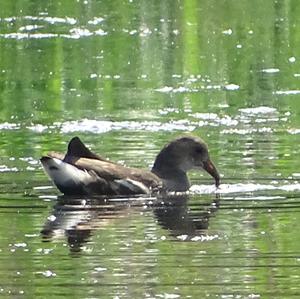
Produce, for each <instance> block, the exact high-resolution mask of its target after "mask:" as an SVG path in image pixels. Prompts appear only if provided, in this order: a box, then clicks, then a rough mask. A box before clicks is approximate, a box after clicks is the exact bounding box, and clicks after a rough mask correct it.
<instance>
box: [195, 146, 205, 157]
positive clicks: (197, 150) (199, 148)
mask: <svg viewBox="0 0 300 299" xmlns="http://www.w3.org/2000/svg"><path fill="white" fill-rule="evenodd" d="M195 152H196V154H198V155H202V154H203V149H202V148H201V147H197V148H196V149H195Z"/></svg>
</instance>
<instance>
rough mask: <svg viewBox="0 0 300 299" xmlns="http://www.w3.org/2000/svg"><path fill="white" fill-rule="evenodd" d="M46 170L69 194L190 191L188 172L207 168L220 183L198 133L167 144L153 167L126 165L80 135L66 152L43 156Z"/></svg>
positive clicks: (59, 186) (42, 160) (42, 159)
mask: <svg viewBox="0 0 300 299" xmlns="http://www.w3.org/2000/svg"><path fill="white" fill-rule="evenodd" d="M41 163H42V165H43V167H44V170H45V172H46V173H47V174H48V175H49V177H50V178H51V179H52V181H53V182H54V184H55V185H56V186H57V188H58V189H59V190H60V191H61V192H62V193H64V194H66V195H94V194H101V195H103V194H104V195H131V194H149V193H153V192H160V191H187V190H188V189H189V187H190V184H189V180H188V177H187V174H186V172H187V171H188V170H190V169H198V168H204V169H205V170H206V171H208V172H209V173H210V174H211V175H212V176H213V177H214V178H215V181H216V185H217V186H218V184H219V174H218V172H217V170H216V168H215V166H214V165H213V163H212V162H211V160H210V159H209V155H208V149H207V146H206V144H205V143H204V142H203V141H202V140H201V139H200V138H197V137H181V138H178V139H175V140H173V141H172V142H170V143H169V144H167V145H166V146H165V147H164V148H163V149H162V150H161V152H160V153H159V154H158V156H157V157H156V160H155V163H154V165H153V168H152V170H151V171H149V170H143V169H139V168H131V167H126V166H123V165H120V164H117V163H114V162H111V161H109V160H107V159H105V158H103V157H101V156H99V155H97V154H95V153H93V152H91V151H90V150H89V149H88V148H87V147H86V146H85V145H84V144H83V143H82V142H81V140H80V139H79V138H78V137H74V138H73V139H72V140H71V141H70V142H69V145H68V151H67V154H66V155H63V154H60V153H56V152H50V153H48V155H47V156H43V157H42V158H41Z"/></svg>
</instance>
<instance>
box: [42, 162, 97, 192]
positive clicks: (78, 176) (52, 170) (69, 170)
mask: <svg viewBox="0 0 300 299" xmlns="http://www.w3.org/2000/svg"><path fill="white" fill-rule="evenodd" d="M42 165H43V167H44V170H45V171H46V173H47V174H48V175H49V177H50V178H51V179H52V180H53V182H54V183H55V184H56V185H57V184H59V185H62V186H65V185H68V186H70V185H75V186H76V185H79V184H82V183H86V182H88V181H90V180H91V179H92V176H91V174H89V173H88V172H87V171H85V170H81V169H78V168H77V167H75V166H73V165H71V164H69V163H65V162H64V161H62V160H59V159H56V158H50V157H49V158H47V159H44V160H42Z"/></svg>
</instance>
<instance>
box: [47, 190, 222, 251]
mask: <svg viewBox="0 0 300 299" xmlns="http://www.w3.org/2000/svg"><path fill="white" fill-rule="evenodd" d="M145 207H146V208H147V209H152V210H153V213H154V215H155V217H156V219H157V221H158V224H159V225H160V226H161V227H162V228H164V229H165V230H167V231H168V233H169V235H170V236H173V237H178V236H181V235H185V236H187V237H186V238H185V240H186V241H188V240H191V239H192V238H193V237H194V236H201V235H205V234H206V230H207V229H208V227H209V219H210V217H212V215H213V214H214V213H215V212H216V211H217V210H218V207H219V195H216V196H215V197H214V198H213V199H212V200H210V201H209V202H206V203H205V204H199V205H197V209H193V208H192V207H191V206H189V200H188V195H177V194H176V195H168V196H163V197H157V198H150V197H146V196H145V197H132V198H128V197H124V198H121V197H118V198H109V199H108V198H107V197H97V198H89V199H82V198H70V197H65V196H63V197H61V198H59V200H58V202H57V203H56V204H55V205H54V207H53V210H52V213H51V215H50V216H48V217H47V220H46V222H45V224H44V226H43V229H42V231H41V234H42V238H43V241H45V242H50V241H53V240H55V239H61V238H66V240H67V243H68V245H69V248H70V252H71V253H74V254H75V253H80V252H81V250H82V247H83V246H84V244H85V243H86V242H88V241H89V239H90V238H91V236H92V234H93V232H94V231H95V230H98V229H102V230H103V229H104V228H105V227H106V226H108V225H110V224H111V223H112V222H113V221H114V220H115V219H117V218H120V217H127V216H128V215H129V214H130V213H128V211H129V212H132V211H130V210H132V209H133V210H134V211H135V212H136V211H140V212H143V211H145Z"/></svg>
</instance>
